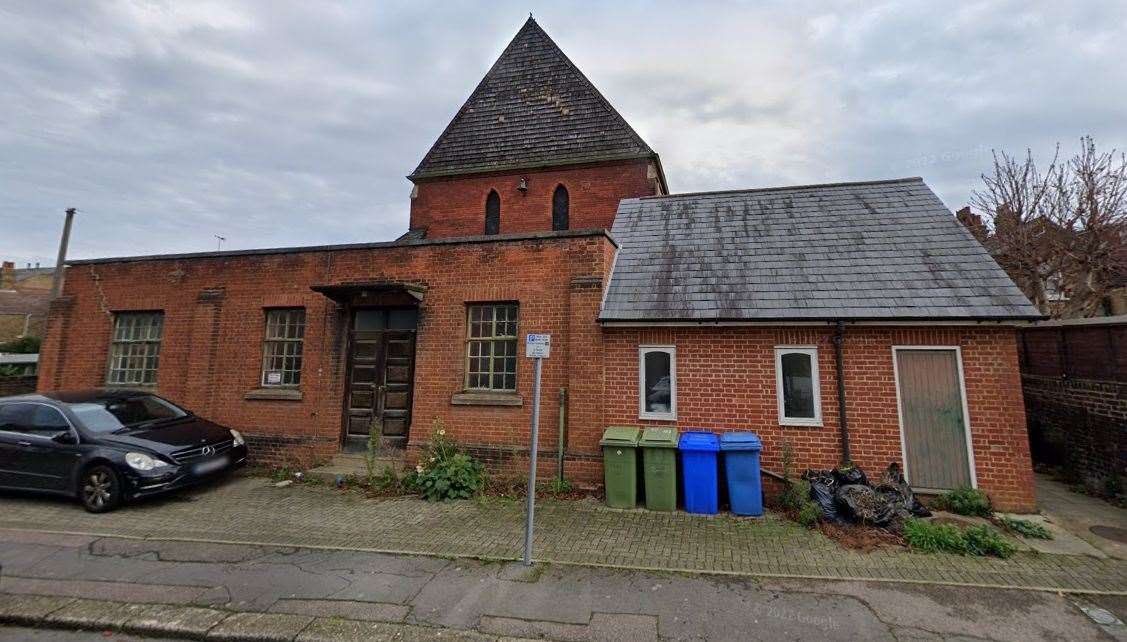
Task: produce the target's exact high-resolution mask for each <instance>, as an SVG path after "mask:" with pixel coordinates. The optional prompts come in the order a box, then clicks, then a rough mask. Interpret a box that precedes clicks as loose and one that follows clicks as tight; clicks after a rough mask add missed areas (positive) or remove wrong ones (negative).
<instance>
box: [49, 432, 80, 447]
mask: <svg viewBox="0 0 1127 642" xmlns="http://www.w3.org/2000/svg"><path fill="white" fill-rule="evenodd" d="M51 441H53V442H55V443H58V444H77V443H78V439H76V438H75V436H74V433H72V432H71V431H69V430H64V431H62V432H60V433H56V434H55V436H53V437H51Z"/></svg>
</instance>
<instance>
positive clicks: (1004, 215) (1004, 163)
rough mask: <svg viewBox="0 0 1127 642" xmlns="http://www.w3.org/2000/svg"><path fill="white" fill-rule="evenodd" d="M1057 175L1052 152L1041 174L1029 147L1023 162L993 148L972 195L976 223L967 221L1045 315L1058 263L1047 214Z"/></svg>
mask: <svg viewBox="0 0 1127 642" xmlns="http://www.w3.org/2000/svg"><path fill="white" fill-rule="evenodd" d="M1058 154H1059V148H1058ZM1059 175H1060V170H1059V168H1058V165H1057V155H1056V154H1054V156H1053V160H1052V162H1051V163H1050V164H1049V167H1048V169H1046V170H1045V171H1044V172H1041V171H1040V170H1039V169H1038V168H1037V164H1036V163H1035V162H1034V161H1033V153H1032V152H1031V151H1029V150H1026V152H1025V159H1024V160H1018V159H1017V158H1016V157H1013V156H1010V155H1008V154H1006V152H1004V151H1003V152H994V168H993V172H992V173H990V174H983V175H982V182H983V189H982V190H975V191H974V192H973V193H972V194H971V207H972V208H973V209H974V210H976V216H975V217H974V221H976V222H978V224H977V225H968V227H969V228H970V229H971V232H972V233H973V234H975V236H976V237H977V238H978V239H979V240H980V241H982V242H983V244H984V245H986V247H987V249H988V250H990V253H991V254H992V255H993V256H994V258H995V260H997V261H998V264H999V265H1001V266H1002V268H1003V269H1004V270H1006V272H1007V273H1008V274H1009V275H1010V278H1012V279H1013V280H1014V282H1015V283H1017V285H1018V287H1019V288H1021V290H1022V292H1024V293H1025V295H1026V296H1028V297H1029V299H1030V300H1031V301H1032V302H1033V304H1034V305H1036V306H1037V307H1038V309H1040V310H1041V311H1042V312H1045V313H1050V307H1051V306H1050V300H1049V299H1050V293H1051V292H1052V291H1053V290H1054V280H1059V275H1060V273H1061V267H1062V265H1061V263H1062V261H1061V260H1060V256H1059V255H1058V254H1057V253H1056V252H1054V251H1053V248H1052V245H1053V243H1052V242H1050V238H1051V237H1052V236H1053V235H1055V234H1056V232H1057V230H1055V229H1053V227H1054V226H1053V224H1052V217H1051V216H1050V213H1051V210H1052V204H1053V202H1054V201H1055V193H1054V192H1055V187H1057V186H1058V185H1059V182H1060V181H1059ZM967 218H970V217H967ZM964 224H967V220H964Z"/></svg>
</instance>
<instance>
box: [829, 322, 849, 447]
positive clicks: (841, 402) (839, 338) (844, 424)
mask: <svg viewBox="0 0 1127 642" xmlns="http://www.w3.org/2000/svg"><path fill="white" fill-rule="evenodd" d="M833 344H834V363H835V364H836V366H837V411H838V416H839V417H840V418H841V419H840V421H841V463H843V464H848V463H849V462H850V461H851V457H850V455H849V418H848V417H846V414H845V357H844V356H843V346H844V344H845V321H842V320H841V319H838V321H837V332H835V333H834V336H833Z"/></svg>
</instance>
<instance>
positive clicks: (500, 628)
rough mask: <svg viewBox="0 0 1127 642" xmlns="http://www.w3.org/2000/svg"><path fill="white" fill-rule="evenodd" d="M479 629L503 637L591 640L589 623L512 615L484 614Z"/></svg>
mask: <svg viewBox="0 0 1127 642" xmlns="http://www.w3.org/2000/svg"><path fill="white" fill-rule="evenodd" d="M477 628H478V630H479V631H481V632H482V633H489V634H492V635H498V636H503V637H515V638H531V639H537V640H539V639H549V640H560V642H586V641H587V640H590V632H589V631H588V625H587V624H572V623H569V622H549V621H546V620H522V619H518V618H511V617H495V616H492V615H485V616H482V618H481V621H480V622H479V623H478V627H477Z"/></svg>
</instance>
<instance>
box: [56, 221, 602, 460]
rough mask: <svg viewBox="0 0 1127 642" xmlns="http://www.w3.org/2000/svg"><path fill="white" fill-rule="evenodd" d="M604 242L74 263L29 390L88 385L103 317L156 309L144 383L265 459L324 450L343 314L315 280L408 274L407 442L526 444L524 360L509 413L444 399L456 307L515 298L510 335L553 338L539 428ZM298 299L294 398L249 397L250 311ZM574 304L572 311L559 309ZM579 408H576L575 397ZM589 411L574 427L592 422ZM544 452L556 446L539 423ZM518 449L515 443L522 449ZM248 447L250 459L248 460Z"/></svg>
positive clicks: (332, 438) (550, 422)
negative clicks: (157, 328)
mask: <svg viewBox="0 0 1127 642" xmlns="http://www.w3.org/2000/svg"><path fill="white" fill-rule="evenodd" d="M607 246H613V244H612V243H611V241H610V240H609V239H608V237H607V236H605V235H604V234H602V233H592V234H578V233H574V234H571V235H556V236H553V237H550V238H541V239H526V240H507V241H506V240H503V241H498V242H490V243H437V244H425V245H418V246H411V247H384V248H374V249H363V250H359V249H357V250H338V251H320V252H299V253H289V254H264V255H250V256H246V255H244V256H226V257H216V258H195V259H185V260H149V261H139V262H117V263H98V264H85V265H77V266H75V267H74V268H73V269H72V270H70V271H68V277H67V281H66V286H65V296H64V297H61V298H60V299H59V300H57V301H56V302H55V304H54V305H53V306H52V310H51V317H50V320H49V330H48V335H47V339H46V342H45V344H44V346H43V350H42V351H41V355H40V359H41V361H40V383H39V387H40V389H44V390H46V389H60V388H79V387H89V386H97V385H101V384H102V382H103V381H104V380H105V370H106V363H107V356H108V349H109V338H110V332H111V324H112V318H113V317H112V313H113V312H122V311H130V310H134V311H141V310H163V311H164V313H165V317H164V335H163V340H162V344H161V357H160V372H159V385H158V392H159V393H160V394H162V395H165V396H167V397H169V398H170V399H173V400H175V401H178V402H181V403H183V404H184V405H186V406H187V407H189V408H191V409H192V410H194V411H196V412H197V413H199V414H200V415H202V416H204V417H208V418H211V419H214V420H216V421H219V422H221V423H224V424H227V425H229V426H231V427H233V428H237V429H239V430H242V431H244V432H245V433H246V434H247V435H248V437H250V439H251V444H252V445H258V446H259V447H260V448H261V450H260V451H259V453H258V454H259V455H264V456H265V457H264V458H265V459H266V460H267V461H269V462H270V463H282V459H283V458H285V459H287V460H289V461H291V462H294V463H308V462H311V461H314V460H318V459H325V458H328V457H330V456H331V455H333V454H334V453H335V452H336V451H337V447H338V446H337V444H338V440H339V437H340V434H341V416H342V406H343V394H344V388H345V376H346V373H345V357H346V355H345V343H346V335H345V331H346V319H345V312H344V311H343V309H341V308H340V307H339V306H338V305H337V304H335V303H333V302H332V301H330V300H329V299H327V298H325V297H324V296H322V295H320V294H318V293H315V292H313V291H311V290H310V289H309V288H310V286H311V285H314V284H326V283H339V282H345V281H380V280H398V281H412V282H416V283H420V284H423V285H425V286H426V288H427V290H426V294H425V296H424V299H423V302H422V303H421V307H420V315H419V327H418V348H417V357H416V371H415V396H414V413H413V426H412V430H411V441H412V443H416V442H425V441H427V440H428V438H429V435H430V431H431V426H432V422H433V421H434V420H435V418H440V419H442V420H443V421H444V422H445V425H446V428H447V430H449V431H451V433H452V436H453V437H454V438H456V439H458V440H459V441H461V442H463V443H467V444H470V445H482V446H489V445H504V446H506V447H511V446H513V445H521V444H527V437H528V423H529V419H530V413H531V408H530V402H531V386H532V368H531V364H530V362H529V361H528V360H527V359H525V358H524V357H523V356H521V357H520V358H519V362H518V366H517V388H518V392H519V393H520V394H521V395H522V396H523V399H524V405H523V406H520V407H498V406H455V405H452V404H451V397H452V395H453V394H455V393H457V392H460V391H461V390H462V386H463V380H464V379H463V377H464V354H465V335H466V318H465V314H466V309H465V306H466V304H467V303H469V302H481V301H517V302H519V303H520V313H519V315H520V316H519V332H520V333H521V335H522V337H523V335H524V334H525V333H528V332H548V333H551V334H552V335H553V341H552V344H553V345H552V358H551V359H549V360H548V361H547V362H546V363H545V365H544V372H543V389H544V390H545V391H546V392H545V395H544V402H543V405H542V408H541V412H542V415H541V416H542V422H543V424H542V425H544V426H546V427H554V426H555V425H556V420H557V404H556V403H555V402H554V400H555V394H554V393H553V391H556V390H558V389H559V388H560V387H566V386H568V385H570V382H569V368H568V365H567V364H568V361H569V355H570V353H571V352H572V351H573V350H575V351H577V352H578V353H579V354H581V355H590V354H595V353H597V350H595V349H594V348H592V347H590V346H578V345H576V344H577V343H583V342H589V341H592V340H593V338H594V337H597V336H598V331H597V325H596V322H595V315H594V313H593V310H595V309H596V308H597V306H598V301H599V297H600V295H601V292H602V281H603V278H604V277H605V275H606V273H607V270H608V268H609V265H608V264H607V258H608V257H609V256H611V255H612V253H611V251H609V250H608V249H607ZM281 306H304V307H305V309H306V331H305V349H304V363H303V371H302V383H301V392H302V398H301V399H300V400H299V401H280V400H257V399H256V400H251V399H246V398H245V397H244V395H245V394H246V393H247V392H248V391H251V390H254V389H256V388H257V387H258V385H259V378H260V376H261V359H262V337H263V331H264V308H267V307H281ZM573 307H574V308H581V309H582V310H583V311H584V312H583V313H582V314H574V313H573V312H572V308H573ZM589 403H590V402H589ZM593 421H598V414H597V413H596V412H593V411H590V410H588V411H584V412H579V413H577V414H576V415H575V416H574V417H573V423H574V424H576V425H577V426H580V428H579V429H580V430H581V432H582V433H584V434H592V433H594V432H596V431H597V428H596V427H594V426H582V424H584V423H585V422H593ZM541 443H542V445H543V447H544V448H545V449H554V448H555V446H556V438H555V431H554V430H550V429H546V430H545V435H544V438H543V440H542V442H541ZM526 448H527V447H526ZM261 459H263V457H260V460H261Z"/></svg>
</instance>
